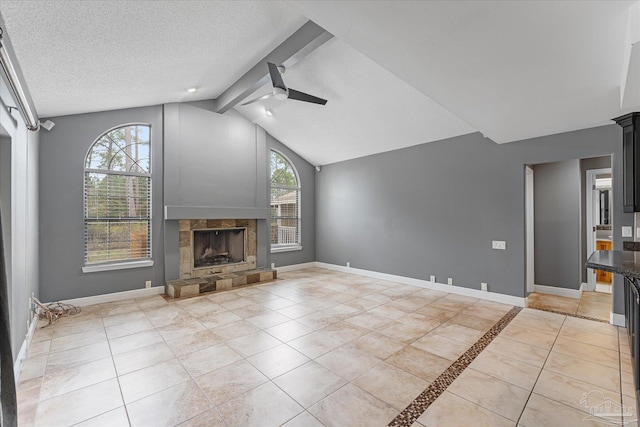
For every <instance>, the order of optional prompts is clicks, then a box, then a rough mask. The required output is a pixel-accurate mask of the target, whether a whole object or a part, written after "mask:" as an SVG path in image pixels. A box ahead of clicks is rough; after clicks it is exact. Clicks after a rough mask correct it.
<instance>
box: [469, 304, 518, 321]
mask: <svg viewBox="0 0 640 427" xmlns="http://www.w3.org/2000/svg"><path fill="white" fill-rule="evenodd" d="M511 308H512V306H510V305H506V304H499V303H494V302H491V301H482V300H480V301H478V302H476V303H474V304H473V305H470V306H469V307H467V308H466V309H465V313H469V314H470V315H472V316H477V317H482V318H483V319H489V320H494V321H496V322H497V321H498V320H500V319H501V318H502V316H504V315H505V314H507V312H508V311H509V310H511Z"/></svg>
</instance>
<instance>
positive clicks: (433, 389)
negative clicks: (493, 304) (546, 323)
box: [388, 307, 522, 427]
mask: <svg viewBox="0 0 640 427" xmlns="http://www.w3.org/2000/svg"><path fill="white" fill-rule="evenodd" d="M521 310H522V307H513V308H512V309H511V310H509V312H508V313H507V314H505V315H504V316H502V318H501V319H500V320H498V321H497V322H496V324H495V325H493V326H492V327H491V329H489V331H487V333H486V334H484V335H483V336H482V337H481V338H480V339H479V340H478V341H476V342H475V343H474V344H473V345H472V346H471V347H469V349H468V350H467V351H466V352H465V353H464V354H463V355H462V356H460V357H459V358H458V360H456V361H455V362H453V363H452V364H451V366H449V367H448V368H447V369H446V370H445V371H444V372H443V373H442V374H440V376H439V377H438V378H436V379H435V381H434V382H433V383H431V385H429V387H427V388H426V390H424V391H423V392H422V393H420V395H419V396H418V397H417V398H416V399H415V400H414V401H413V402H411V403H410V404H409V406H407V407H406V408H405V409H404V410H403V411H402V412H400V414H398V416H397V417H395V418H394V419H393V421H391V422H390V423H389V426H388V427H410V426H411V425H413V423H414V422H415V421H416V420H417V419H418V418H419V417H420V416H421V415H422V414H423V413H424V411H426V410H427V408H428V407H429V406H430V405H431V404H432V403H433V402H435V400H436V399H437V398H438V397H440V395H441V394H442V393H444V391H445V390H446V389H447V387H449V386H450V385H451V383H452V382H453V381H454V380H455V379H456V378H457V377H458V375H460V374H461V373H462V371H464V370H465V369H466V368H467V366H469V365H470V364H471V362H473V360H474V359H475V358H476V357H478V355H479V354H480V353H481V352H482V350H484V349H485V348H486V347H487V346H488V345H489V344H490V343H491V341H493V339H494V338H495V337H497V336H498V334H499V333H500V332H502V330H503V329H504V328H505V327H506V326H507V325H508V324H509V322H511V321H512V320H513V318H514V317H516V315H517V314H518V313H519V312H520V311H521Z"/></svg>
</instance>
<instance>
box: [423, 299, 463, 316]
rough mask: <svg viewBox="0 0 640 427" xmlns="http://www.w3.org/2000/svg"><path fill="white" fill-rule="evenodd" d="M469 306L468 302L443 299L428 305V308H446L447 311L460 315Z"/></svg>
mask: <svg viewBox="0 0 640 427" xmlns="http://www.w3.org/2000/svg"><path fill="white" fill-rule="evenodd" d="M469 305H471V304H468V303H466V302H461V301H454V300H450V299H445V298H441V299H439V300H438V301H436V302H433V303H431V304H429V305H428V307H436V308H444V309H445V310H450V311H455V312H457V313H460V312H461V311H463V310H465V309H466V308H467V307H468V306H469Z"/></svg>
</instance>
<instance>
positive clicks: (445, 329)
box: [433, 320, 484, 345]
mask: <svg viewBox="0 0 640 427" xmlns="http://www.w3.org/2000/svg"><path fill="white" fill-rule="evenodd" d="M449 322H450V320H449V321H447V323H443V324H442V325H440V326H438V327H437V328H436V329H434V330H433V333H434V334H436V335H440V336H443V337H446V338H449V339H452V340H454V341H459V342H462V343H466V344H469V345H471V344H473V343H475V342H476V341H478V340H479V339H480V337H482V335H484V333H483V332H481V331H478V330H475V329H471V328H467V327H466V326H460V325H456V324H453V323H449Z"/></svg>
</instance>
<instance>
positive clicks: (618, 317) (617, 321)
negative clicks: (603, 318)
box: [609, 312, 627, 328]
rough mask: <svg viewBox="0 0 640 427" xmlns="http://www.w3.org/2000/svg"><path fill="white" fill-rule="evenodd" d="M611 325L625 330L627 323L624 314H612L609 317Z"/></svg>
mask: <svg viewBox="0 0 640 427" xmlns="http://www.w3.org/2000/svg"><path fill="white" fill-rule="evenodd" d="M609 323H611V324H612V325H615V326H622V327H623V328H624V327H625V326H627V325H626V321H625V318H624V314H618V313H613V312H612V313H611V316H610V317H609Z"/></svg>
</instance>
